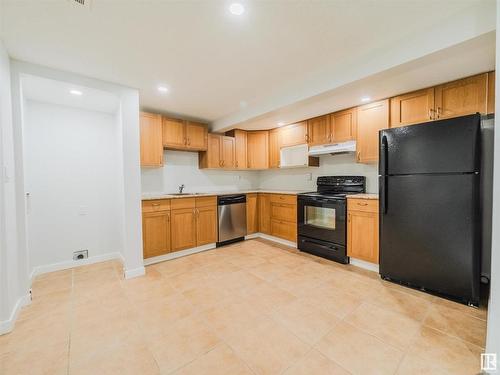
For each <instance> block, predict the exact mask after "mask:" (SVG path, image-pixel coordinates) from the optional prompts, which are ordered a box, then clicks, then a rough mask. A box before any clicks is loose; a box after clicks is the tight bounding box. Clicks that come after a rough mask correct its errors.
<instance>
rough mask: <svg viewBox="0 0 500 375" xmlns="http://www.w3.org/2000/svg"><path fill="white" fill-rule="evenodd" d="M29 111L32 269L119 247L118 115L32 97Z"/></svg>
mask: <svg viewBox="0 0 500 375" xmlns="http://www.w3.org/2000/svg"><path fill="white" fill-rule="evenodd" d="M24 116H25V117H24V119H25V121H24V155H25V160H24V161H25V184H26V190H27V191H28V192H29V193H30V198H29V204H28V249H29V260H30V269H31V270H32V269H33V268H36V267H44V266H45V267H46V266H49V265H52V264H55V263H61V262H71V261H72V257H73V252H74V251H77V250H84V249H88V251H89V257H94V256H99V255H103V254H107V253H114V252H119V251H120V250H121V247H122V238H121V227H122V223H121V222H120V218H121V214H122V212H121V211H120V210H119V207H120V201H119V196H120V195H119V192H120V186H121V184H122V181H120V178H119V177H120V176H119V174H118V171H119V168H118V167H119V161H120V159H119V153H121V149H119V148H118V142H116V126H117V124H116V121H115V116H113V115H111V114H107V113H102V112H95V111H89V110H83V109H77V108H71V107H66V106H60V105H54V104H47V103H40V102H36V101H31V100H27V101H26V104H25V107H24Z"/></svg>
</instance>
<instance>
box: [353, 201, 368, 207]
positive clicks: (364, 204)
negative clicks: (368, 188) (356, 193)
mask: <svg viewBox="0 0 500 375" xmlns="http://www.w3.org/2000/svg"><path fill="white" fill-rule="evenodd" d="M356 204H357V205H358V206H368V203H361V202H358V203H356Z"/></svg>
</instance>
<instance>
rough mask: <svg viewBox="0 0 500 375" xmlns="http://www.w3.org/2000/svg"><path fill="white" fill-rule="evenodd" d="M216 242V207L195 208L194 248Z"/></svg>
mask: <svg viewBox="0 0 500 375" xmlns="http://www.w3.org/2000/svg"><path fill="white" fill-rule="evenodd" d="M215 242H217V206H209V207H200V208H196V246H201V245H206V244H209V243H215Z"/></svg>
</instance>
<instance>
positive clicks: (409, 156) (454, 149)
mask: <svg viewBox="0 0 500 375" xmlns="http://www.w3.org/2000/svg"><path fill="white" fill-rule="evenodd" d="M480 121H481V118H480V115H470V116H463V117H457V118H454V119H447V120H441V121H434V122H429V123H425V124H420V125H411V126H404V127H400V128H395V129H388V130H383V131H381V132H380V145H381V148H380V158H379V160H380V162H379V173H380V174H389V175H400V174H420V173H460V172H475V171H479V168H480V164H479V163H480V143H479V142H480ZM384 144H385V145H386V147H382V146H384ZM384 152H385V154H384ZM382 164H383V165H382Z"/></svg>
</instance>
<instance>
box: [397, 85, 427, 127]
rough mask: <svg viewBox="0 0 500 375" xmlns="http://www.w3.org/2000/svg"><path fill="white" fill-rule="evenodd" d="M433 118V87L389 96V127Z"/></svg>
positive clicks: (417, 122)
mask: <svg viewBox="0 0 500 375" xmlns="http://www.w3.org/2000/svg"><path fill="white" fill-rule="evenodd" d="M432 120H434V87H431V88H428V89H423V90H418V91H414V92H410V93H408V94H404V95H399V96H396V97H394V98H391V128H397V127H399V126H406V125H412V124H419V123H422V122H427V121H432Z"/></svg>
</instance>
